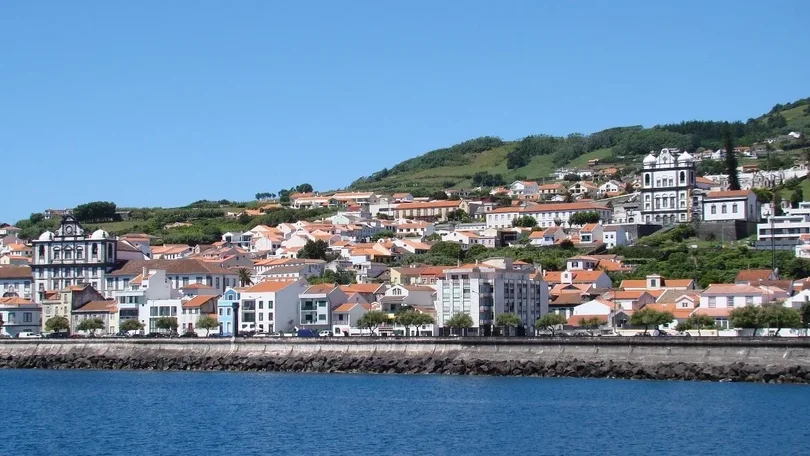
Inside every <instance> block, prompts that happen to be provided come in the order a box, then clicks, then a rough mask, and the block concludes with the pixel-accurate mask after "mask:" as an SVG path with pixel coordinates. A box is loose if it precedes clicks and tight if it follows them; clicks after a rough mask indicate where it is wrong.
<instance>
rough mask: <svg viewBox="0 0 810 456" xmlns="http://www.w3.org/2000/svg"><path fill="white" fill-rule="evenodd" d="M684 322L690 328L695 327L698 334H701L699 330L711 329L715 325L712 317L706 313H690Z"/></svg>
mask: <svg viewBox="0 0 810 456" xmlns="http://www.w3.org/2000/svg"><path fill="white" fill-rule="evenodd" d="M686 322H687V324H688V325H689V326H690V327H691V328H693V329H697V331H698V336H701V335H702V334H701V333H700V330H702V329H712V328H714V326H715V322H714V318H712V317H710V316H708V315H700V314H692V315H690V316H689V318H688V319H687V320H686Z"/></svg>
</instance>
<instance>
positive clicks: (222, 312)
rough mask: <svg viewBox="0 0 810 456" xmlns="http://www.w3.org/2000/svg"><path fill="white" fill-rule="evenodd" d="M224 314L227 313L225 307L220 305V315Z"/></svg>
mask: <svg viewBox="0 0 810 456" xmlns="http://www.w3.org/2000/svg"><path fill="white" fill-rule="evenodd" d="M223 314H225V309H223V308H222V307H220V308H219V315H220V316H222V315H223Z"/></svg>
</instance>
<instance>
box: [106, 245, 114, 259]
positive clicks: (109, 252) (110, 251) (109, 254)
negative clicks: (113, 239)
mask: <svg viewBox="0 0 810 456" xmlns="http://www.w3.org/2000/svg"><path fill="white" fill-rule="evenodd" d="M112 259H113V254H112V244H107V261H112Z"/></svg>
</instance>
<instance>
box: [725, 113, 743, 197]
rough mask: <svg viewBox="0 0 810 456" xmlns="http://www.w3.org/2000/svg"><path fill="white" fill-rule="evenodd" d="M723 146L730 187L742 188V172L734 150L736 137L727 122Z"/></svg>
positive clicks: (733, 188) (732, 188)
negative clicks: (738, 168)
mask: <svg viewBox="0 0 810 456" xmlns="http://www.w3.org/2000/svg"><path fill="white" fill-rule="evenodd" d="M723 146H724V147H725V149H726V174H728V189H729V190H739V189H740V174H739V171H737V166H738V165H737V153H736V152H734V138H733V137H732V133H731V127H730V126H729V125H728V123H726V132H725V134H724V137H723Z"/></svg>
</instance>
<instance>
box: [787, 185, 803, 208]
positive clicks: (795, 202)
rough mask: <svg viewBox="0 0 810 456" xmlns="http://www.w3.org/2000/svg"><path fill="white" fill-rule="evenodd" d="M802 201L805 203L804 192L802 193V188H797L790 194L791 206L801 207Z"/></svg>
mask: <svg viewBox="0 0 810 456" xmlns="http://www.w3.org/2000/svg"><path fill="white" fill-rule="evenodd" d="M802 201H804V192H803V191H802V188H801V187H797V188H796V189H795V190H793V192H791V194H790V206H791V207H799V203H801V202H802Z"/></svg>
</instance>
